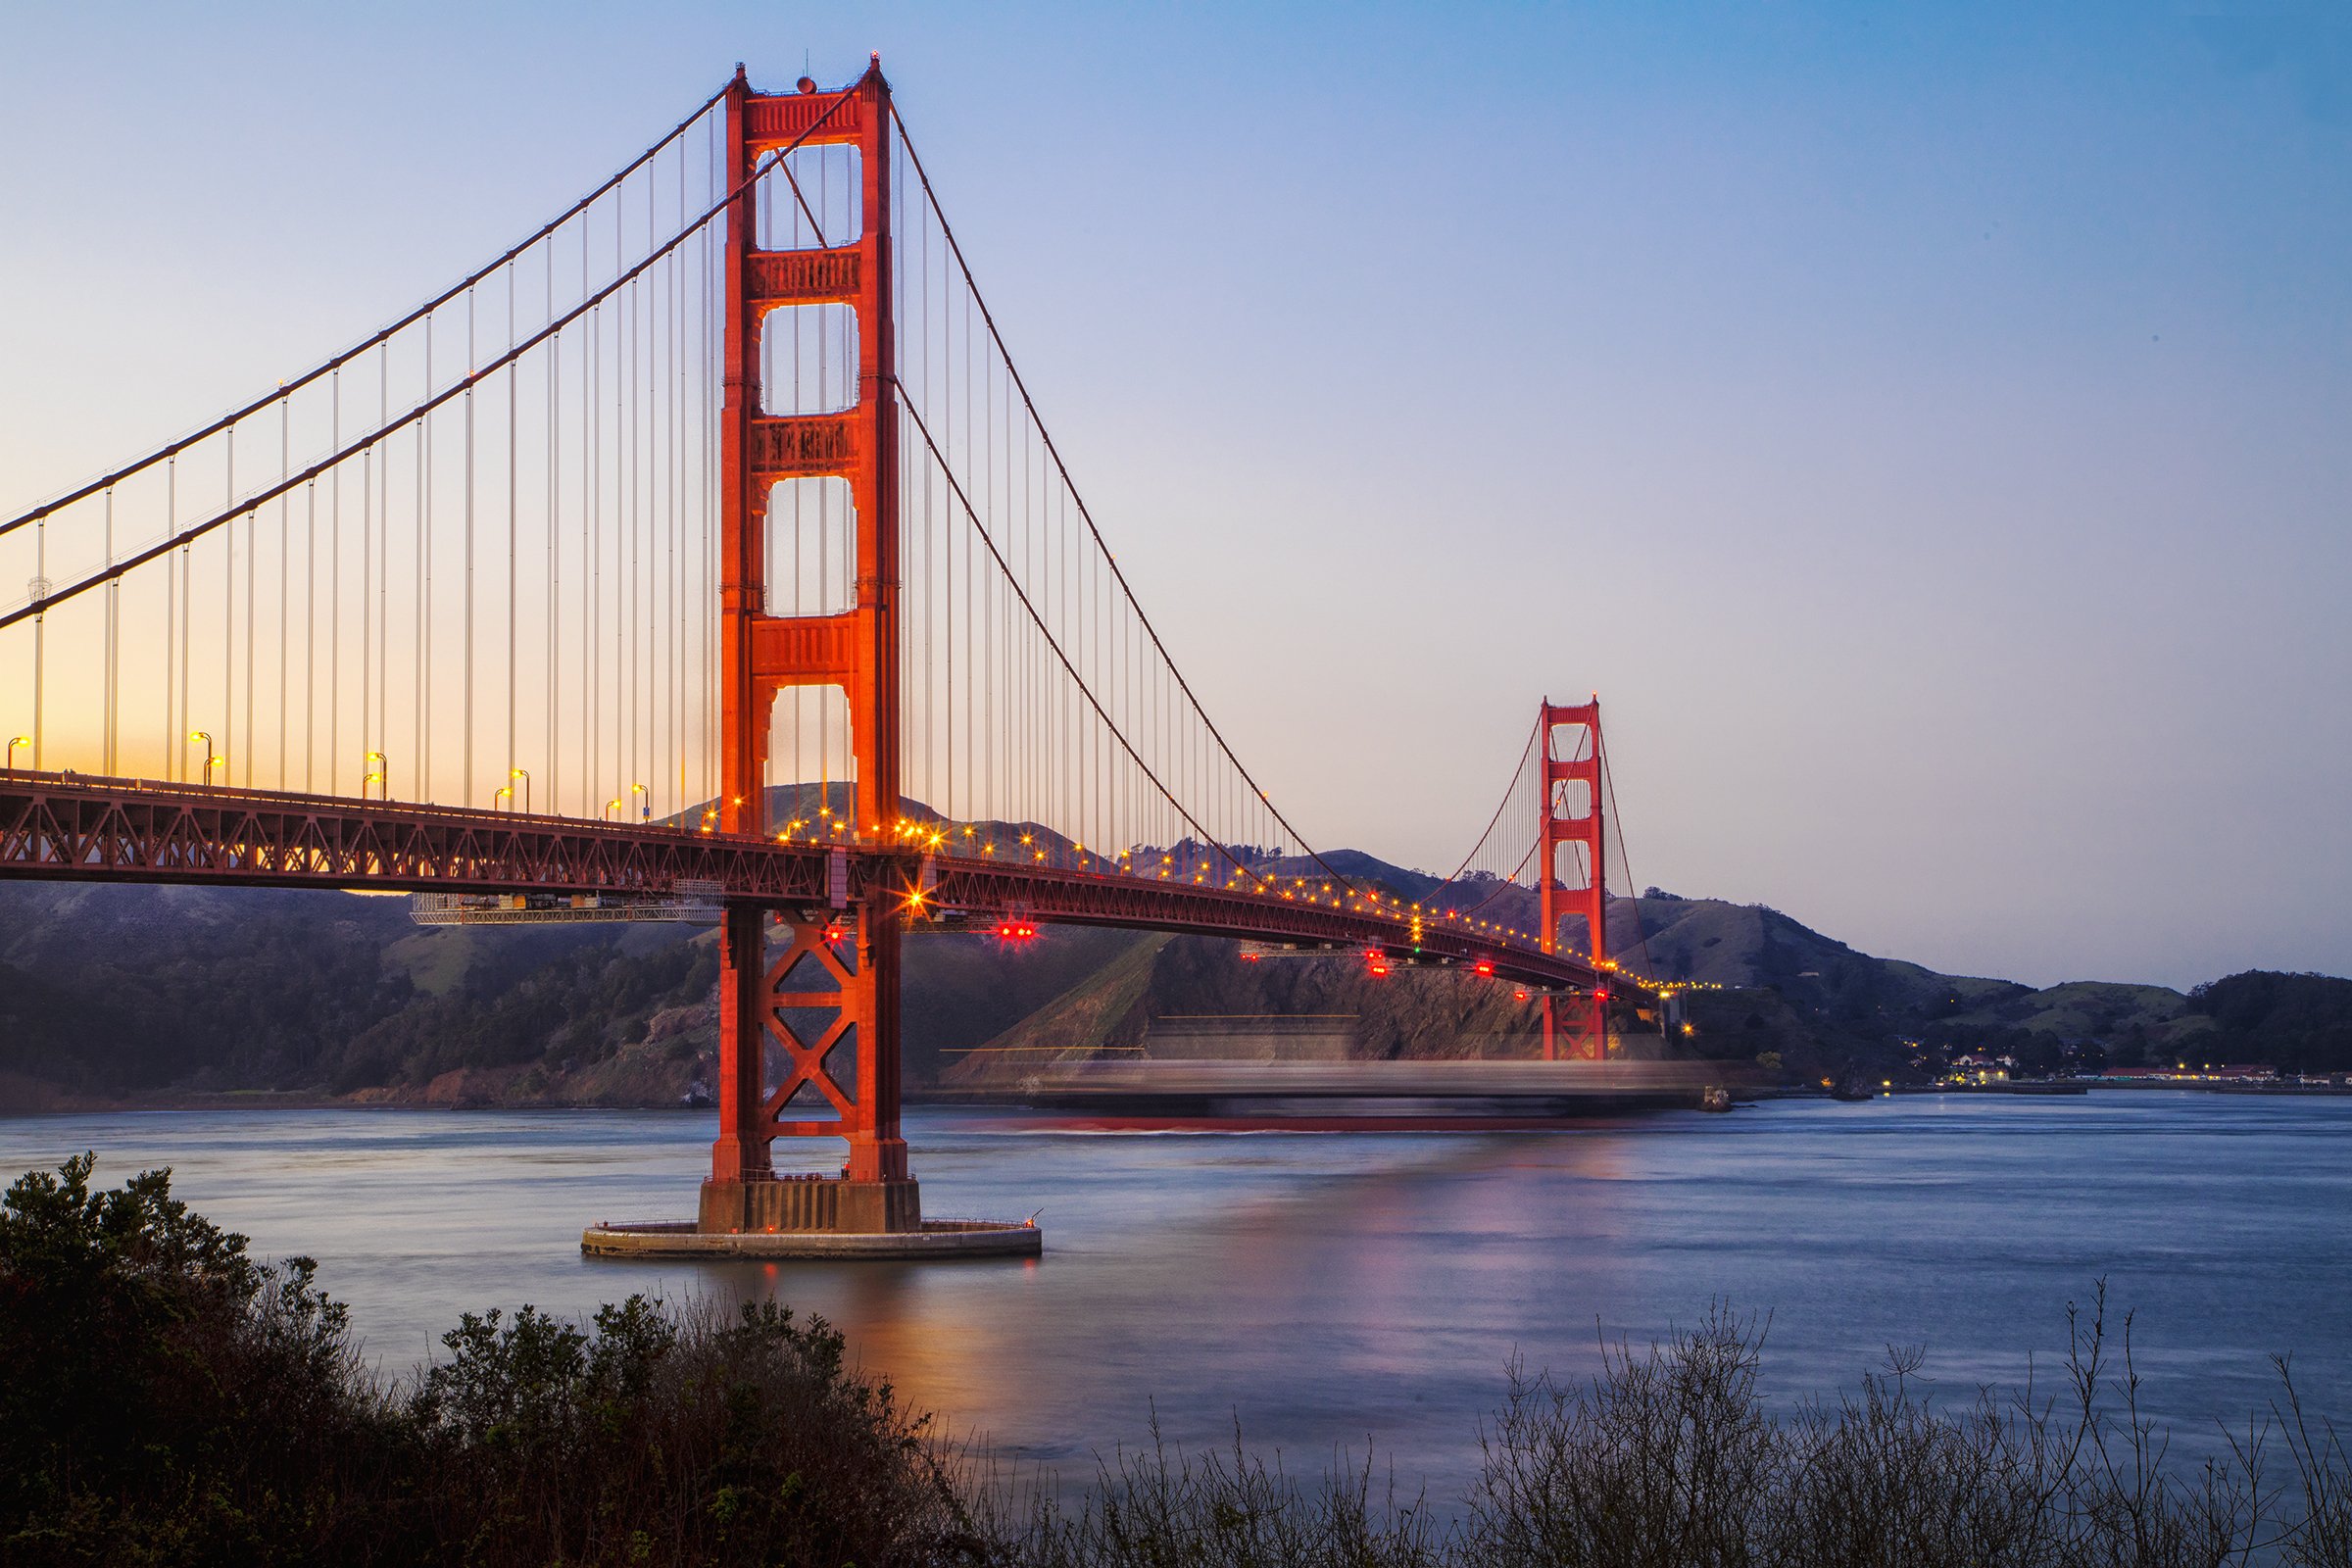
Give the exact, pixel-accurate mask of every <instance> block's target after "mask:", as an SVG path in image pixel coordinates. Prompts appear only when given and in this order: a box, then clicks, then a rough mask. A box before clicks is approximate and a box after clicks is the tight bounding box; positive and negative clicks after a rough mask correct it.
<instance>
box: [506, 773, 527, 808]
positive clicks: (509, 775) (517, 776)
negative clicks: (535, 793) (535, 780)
mask: <svg viewBox="0 0 2352 1568" xmlns="http://www.w3.org/2000/svg"><path fill="white" fill-rule="evenodd" d="M507 779H508V782H509V783H510V784H511V783H512V782H513V781H514V780H515V779H520V780H522V814H523V815H525V816H528V815H530V814H531V775H530V774H529V773H527V772H525V771H524V770H523V769H521V768H519V767H512V768H509V769H508V770H507Z"/></svg>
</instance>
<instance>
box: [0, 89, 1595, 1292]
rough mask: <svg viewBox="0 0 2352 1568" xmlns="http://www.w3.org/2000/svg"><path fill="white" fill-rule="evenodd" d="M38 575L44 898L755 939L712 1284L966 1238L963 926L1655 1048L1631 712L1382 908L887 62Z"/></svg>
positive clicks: (74, 524) (777, 121)
mask: <svg viewBox="0 0 2352 1568" xmlns="http://www.w3.org/2000/svg"><path fill="white" fill-rule="evenodd" d="M0 582H22V583H24V584H25V594H24V596H23V597H22V598H21V599H16V600H14V601H12V602H9V603H7V604H5V606H0V669H5V670H6V679H5V682H4V683H0V692H5V694H6V698H7V701H8V702H9V703H10V704H11V705H12V708H13V709H14V710H15V711H12V712H6V713H0V724H6V725H9V726H11V727H12V728H14V727H16V726H19V725H21V726H23V733H18V734H14V735H13V737H12V738H11V739H10V740H9V744H8V754H7V766H6V769H5V771H4V772H0V875H9V876H18V877H42V878H80V879H100V880H114V881H125V882H200V883H213V884H247V885H267V886H282V887H306V886H312V887H331V888H348V889H363V890H385V891H396V890H399V891H408V892H411V893H416V894H420V895H426V896H427V897H426V898H423V899H420V900H419V901H418V902H419V906H420V911H421V912H420V917H421V918H432V919H446V920H476V919H478V920H515V919H531V918H549V919H565V918H581V919H589V918H627V917H632V916H634V915H640V914H643V915H649V916H650V915H656V914H661V913H663V912H670V913H674V912H675V911H676V910H677V909H678V908H680V907H689V906H691V907H694V908H697V909H700V910H704V911H707V912H708V913H709V915H710V916H711V918H714V919H715V920H716V922H717V924H718V927H719V932H718V946H719V959H720V968H719V979H718V1033H719V1041H718V1057H719V1070H718V1082H717V1084H716V1087H715V1098H716V1100H717V1104H718V1133H717V1137H716V1139H715V1140H714V1142H713V1145H712V1149H711V1174H710V1177H709V1179H708V1180H707V1181H706V1182H705V1183H704V1186H703V1189H702V1198H701V1204H700V1212H699V1217H698V1219H697V1220H696V1221H695V1222H694V1223H693V1224H692V1225H691V1226H681V1227H676V1228H674V1229H677V1230H679V1231H681V1232H683V1233H687V1234H686V1235H685V1237H684V1240H683V1241H681V1242H680V1243H679V1245H684V1241H697V1242H705V1241H707V1242H711V1243H713V1244H717V1243H720V1242H723V1241H725V1240H726V1239H728V1238H740V1237H757V1236H761V1235H767V1234H769V1233H782V1234H807V1233H816V1234H826V1235H847V1236H855V1237H866V1238H882V1239H888V1238H897V1239H899V1240H901V1241H911V1239H913V1238H915V1237H918V1236H921V1235H924V1234H926V1233H927V1231H929V1232H936V1231H939V1230H941V1229H942V1228H941V1227H940V1226H938V1225H937V1224H934V1225H933V1226H931V1227H928V1228H926V1227H925V1225H924V1223H923V1220H922V1217H921V1212H920V1202H919V1198H918V1196H917V1187H916V1183H915V1181H914V1178H913V1174H912V1172H911V1171H910V1170H909V1168H908V1163H907V1146H906V1143H905V1141H904V1139H903V1137H902V1136H901V1129H900V1114H899V1107H900V1079H899V1071H900V1066H899V1062H900V1053H899V1043H900V1020H899V976H900V962H901V954H902V944H903V942H904V940H905V939H906V938H907V936H908V935H909V934H910V933H913V934H920V933H922V932H925V931H933V930H950V929H964V930H969V929H981V930H994V931H996V932H998V933H999V934H1000V935H1002V936H1003V937H1004V938H1005V940H1010V941H1019V940H1024V939H1025V938H1026V937H1027V936H1028V935H1030V934H1033V933H1034V931H1035V929H1036V925H1037V923H1041V922H1042V923H1078V924H1096V925H1109V926H1121V927H1131V928H1138V929H1149V930H1161V931H1175V932H1190V933H1200V934H1204V935H1211V936H1217V937H1226V938H1235V939H1242V940H1246V941H1250V942H1256V943H1263V944H1274V945H1278V946H1279V947H1282V948H1285V949H1300V950H1311V951H1327V950H1338V951H1342V952H1349V953H1354V954H1358V955H1360V956H1361V961H1363V962H1364V963H1365V964H1366V965H1367V966H1368V967H1369V968H1370V970H1371V971H1372V972H1373V973H1374V974H1385V973H1386V972H1387V970H1388V966H1389V965H1391V964H1393V963H1422V964H1439V965H1447V966H1452V967H1454V968H1456V969H1458V970H1459V971H1460V972H1461V974H1462V976H1463V983H1465V984H1504V985H1511V986H1514V987H1516V988H1517V989H1518V990H1520V991H1521V992H1524V993H1525V994H1526V995H1527V996H1528V998H1529V999H1530V1001H1531V1005H1539V1006H1540V1008H1541V1013H1542V1035H1541V1054H1542V1057H1543V1058H1544V1061H1546V1062H1552V1061H1557V1062H1558V1063H1560V1065H1562V1066H1563V1067H1564V1066H1566V1065H1567V1064H1568V1063H1569V1062H1570V1061H1573V1060H1574V1059H1576V1058H1584V1059H1588V1060H1590V1059H1595V1058H1598V1057H1601V1056H1604V1055H1605V1054H1607V1039H1608V1036H1607V1029H1608V1022H1607V1019H1608V994H1609V987H1610V985H1611V983H1612V981H1616V982H1617V983H1627V982H1625V981H1623V980H1622V979H1621V977H1619V976H1618V975H1617V971H1616V965H1615V964H1614V963H1613V962H1612V961H1611V960H1610V959H1609V957H1608V955H1607V951H1606V941H1607V932H1606V921H1605V897H1606V895H1605V890H1604V881H1605V877H1604V873H1603V867H1604V864H1605V860H1606V856H1605V853H1604V847H1603V839H1602V835H1603V831H1604V827H1605V826H1607V824H1608V817H1609V815H1610V814H1613V813H1607V812H1604V809H1603V804H1604V796H1605V794H1606V787H1607V780H1606V755H1605V753H1604V752H1603V750H1602V748H1601V736H1600V714H1599V706H1598V703H1597V700H1595V701H1593V702H1588V703H1584V704H1578V705H1572V706H1557V705H1553V704H1551V703H1549V702H1548V701H1545V702H1544V703H1542V704H1541V705H1539V706H1538V707H1537V710H1536V718H1535V723H1534V725H1533V727H1532V730H1531V733H1530V736H1529V740H1528V744H1527V748H1526V750H1525V753H1524V754H1523V755H1522V757H1521V759H1520V760H1519V763H1518V765H1517V767H1516V769H1515V770H1514V772H1513V773H1512V775H1511V777H1510V779H1509V781H1508V783H1507V784H1506V786H1505V787H1504V789H1503V791H1502V795H1501V804H1500V805H1499V806H1497V807H1496V809H1495V812H1494V814H1493V817H1492V818H1491V819H1490V820H1489V821H1488V822H1487V823H1486V825H1485V827H1484V829H1483V830H1482V831H1481V832H1480V833H1479V834H1478V836H1477V838H1476V839H1475V841H1474V842H1473V844H1472V847H1471V849H1470V851H1469V853H1468V854H1467V855H1465V856H1464V858H1463V859H1462V861H1461V863H1460V865H1459V866H1457V867H1456V869H1455V871H1454V873H1453V874H1452V875H1451V876H1450V877H1448V878H1447V879H1446V882H1445V883H1444V885H1443V886H1442V887H1441V888H1440V889H1439V890H1438V891H1437V892H1436V893H1433V894H1429V895H1427V896H1425V897H1423V898H1422V899H1421V900H1419V901H1417V902H1416V901H1410V900H1407V899H1405V898H1404V897H1402V896H1401V895H1399V894H1397V893H1395V892H1393V891H1390V890H1387V889H1383V888H1381V887H1378V886H1375V885H1372V884H1370V883H1369V882H1366V881H1364V880H1362V879H1351V878H1350V877H1348V876H1345V875H1342V874H1341V873H1340V872H1339V871H1337V870H1335V869H1334V868H1333V866H1332V865H1331V864H1329V863H1327V861H1326V860H1325V858H1323V857H1322V856H1321V855H1319V854H1318V853H1317V852H1316V851H1315V850H1314V849H1313V848H1311V847H1310V846H1309V844H1308V841H1307V840H1306V839H1305V838H1304V837H1303V836H1302V835H1301V834H1300V833H1299V830H1298V829H1297V828H1296V827H1294V826H1293V824H1292V821H1291V819H1290V817H1289V816H1288V815H1286V813H1285V812H1284V810H1283V809H1280V808H1279V807H1277V806H1276V805H1275V803H1274V802H1273V801H1272V800H1271V798H1270V797H1269V795H1268V793H1267V792H1266V790H1264V789H1263V788H1261V787H1260V786H1259V785H1258V783H1257V782H1256V780H1255V778H1253V776H1252V775H1251V773H1250V770H1249V768H1248V767H1246V766H1245V765H1244V764H1243V762H1242V761H1241V760H1240V759H1239V758H1237V757H1236V756H1235V755H1234V753H1233V751H1232V749H1231V748H1230V747H1229V746H1228V745H1227V744H1226V740H1225V737H1224V735H1223V734H1222V733H1221V732H1220V731H1219V729H1218V727H1217V726H1216V724H1215V723H1214V722H1213V721H1212V719H1211V718H1210V716H1209V714H1208V713H1207V712H1206V711H1204V710H1203V708H1202V706H1201V702H1200V700H1199V698H1198V697H1197V695H1196V694H1195V692H1194V689H1193V687H1192V686H1191V684H1190V683H1188V682H1187V680H1186V679H1185V677H1184V675H1183V673H1182V672H1181V670H1180V669H1179V667H1178V665H1177V664H1176V662H1174V660H1173V658H1172V657H1171V654H1170V651H1169V649H1168V648H1167V647H1166V645H1165V644H1164V643H1163V642H1162V640H1161V637H1160V634H1159V632H1158V630H1157V629H1156V628H1155V627H1154V625H1153V623H1152V620H1151V618H1150V617H1149V616H1148V615H1147V614H1146V613H1145V612H1144V610H1143V607H1142V605H1141V604H1140V603H1139V601H1138V598H1137V595H1136V593H1135V591H1134V587H1133V585H1132V584H1131V583H1130V582H1129V580H1128V578H1127V575H1126V573H1125V571H1124V570H1122V568H1121V566H1120V564H1119V563H1118V560H1117V558H1116V557H1115V555H1114V554H1113V552H1112V551H1111V549H1110V547H1109V545H1108V543H1107V542H1106V540H1105V535H1104V533H1103V530H1102V529H1101V528H1100V527H1099V526H1098V524H1097V520H1096V516H1095V514H1094V513H1093V511H1092V510H1090V508H1089V507H1088V505H1087V503H1086V501H1085V499H1084V498H1083V497H1082V495H1081V492H1080V490H1079V488H1078V485H1077V483H1076V481H1075V480H1074V478H1073V477H1072V474H1071V470H1070V468H1069V466H1067V465H1066V464H1065V462H1064V460H1063V454H1062V452H1061V450H1060V449H1059V448H1058V447H1057V446H1056V445H1055V443H1054V438H1053V436H1052V435H1051V434H1050V433H1049V431H1048V429H1047V426H1046V424H1045V423H1044V421H1043V419H1042V418H1041V417H1040V415H1039V411H1038V406H1037V403H1036V402H1035V401H1034V400H1033V398H1032V396H1031V391H1030V387H1029V385H1028V383H1027V382H1026V381H1024V380H1023V378H1022V376H1021V374H1020V372H1019V370H1018V369H1017V368H1016V367H1015V365H1014V362H1013V360H1012V357H1011V355H1010V353H1009V351H1008V349H1007V347H1006V344H1005V337H1004V334H1003V333H1002V331H1001V330H1000V327H999V323H998V321H997V319H996V318H995V316H994V315H993V314H992V313H991V312H990V310H989V307H988V304H987V302H986V300H985V298H984V296H983V295H982V293H981V290H980V288H979V286H978V284H977V282H976V280H975V278H974V276H973V274H972V270H971V269H970V267H969V266H968V264H967V261H966V258H965V255H964V252H963V249H962V247H961V246H960V245H959V244H958V242H957V239H956V231H955V229H954V228H953V227H952V226H951V225H950V223H949V221H948V219H947V216H946V213H945V210H944V209H943V206H942V203H941V200H940V196H939V194H938V192H936V191H935V190H934V188H933V186H932V182H931V178H930V175H929V172H927V171H926V169H925V168H924V165H923V163H922V160H921V158H920V157H919V156H918V154H917V152H916V148H915V144H914V142H913V140H912V139H911V138H910V136H909V134H908V131H907V126H906V124H905V123H904V121H903V120H902V119H901V117H900V116H899V114H898V112H897V110H896V108H895V107H894V105H893V102H892V95H891V90H890V87H889V84H888V83H887V81H886V80H885V78H884V76H883V74H882V72H881V69H880V63H879V60H878V59H877V60H876V62H875V64H874V65H873V67H872V68H871V69H869V70H868V71H867V72H866V73H864V74H863V75H862V76H861V77H860V78H859V79H858V80H857V81H856V82H854V83H852V84H851V85H849V86H848V87H845V88H842V89H839V90H830V89H827V90H820V89H819V88H818V87H817V86H816V84H815V83H814V82H812V81H810V80H809V79H808V78H806V77H804V78H802V79H801V81H800V82H799V83H798V84H797V87H796V88H795V89H794V90H789V91H784V92H777V93H764V92H758V91H755V90H753V88H752V87H751V85H750V84H749V82H748V81H747V79H746V78H745V76H744V74H743V73H742V71H741V69H740V68H738V71H737V73H736V75H735V76H734V78H733V79H732V80H730V81H729V82H728V83H727V84H726V85H725V86H724V87H723V88H722V89H720V91H719V92H717V93H716V94H714V95H713V96H712V97H711V99H710V100H708V101H707V102H705V103H704V104H703V105H701V106H700V107H699V108H698V109H697V110H696V111H695V112H694V113H693V114H692V115H690V116H688V117H687V119H686V120H684V121H683V122H681V123H679V124H678V125H677V126H676V128H674V129H673V130H671V131H670V132H669V133H668V134H667V135H664V136H662V138H661V139H660V140H658V141H657V142H655V143H654V144H653V145H652V146H651V147H649V148H647V149H646V150H645V151H644V152H643V153H641V154H640V155H639V156H637V157H636V158H634V159H632V160H631V161H629V162H628V163H627V164H626V165H625V166H624V167H622V168H621V169H620V170H619V171H618V172H615V173H614V174H613V176H612V177H611V178H609V179H607V180H605V181H604V182H603V183H601V184H599V185H598V186H597V187H596V188H595V189H594V190H592V191H591V192H589V194H588V195H586V196H585V197H583V198H582V199H581V200H580V201H578V202H577V203H575V204H574V205H573V206H571V207H570V208H569V209H568V210H566V211H565V212H564V213H563V214H562V215H561V216H559V217H557V218H556V219H554V220H553V221H550V222H548V223H546V224H545V225H543V226H542V227H540V228H539V229H538V230H537V231H536V232H534V233H532V234H531V235H530V236H529V237H528V238H527V239H525V240H523V241H522V242H521V243H519V244H517V245H515V247H513V248H512V249H511V250H509V251H507V252H506V253H505V254H504V255H502V256H500V257H498V258H497V259H496V260H494V261H493V262H491V263H490V264H489V265H487V266H485V267H483V268H481V269H480V270H476V271H474V272H472V273H470V274H468V275H467V276H466V277H465V278H464V279H463V280H462V281H460V282H458V283H457V284H454V285H453V286H451V287H450V288H448V289H446V290H444V291H442V292H441V293H439V294H437V295H435V296H434V297H433V298H432V299H430V300H429V301H427V302H426V303H425V304H423V305H421V306H419V307H417V309H416V310H414V311H411V312H409V313H408V314H406V315H404V316H402V317H401V318H400V319H397V320H395V321H393V322H391V323H390V324H389V325H387V326H385V327H384V328H382V329H381V330H380V331H378V332H376V333H375V334H373V335H372V336H370V337H368V339H367V340H365V341H364V342H361V343H359V344H358V345H356V346H354V347H352V348H350V349H348V350H346V351H344V352H342V353H340V354H337V355H335V356H334V357H333V358H331V359H328V360H326V361H325V362H324V363H323V364H320V365H319V366H318V367H317V368H313V369H311V370H310V371H308V372H307V373H304V374H302V375H299V376H296V377H294V378H293V379H291V380H288V381H285V382H283V383H281V384H280V385H279V386H277V387H276V388H274V389H272V390H271V391H270V392H269V393H267V394H265V395H264V396H262V397H260V398H258V399H255V400H254V401H252V402H249V403H247V404H245V405H243V406H241V407H239V408H236V409H234V410H233V411H231V412H229V413H226V414H224V415H222V416H221V417H219V418H218V419H216V420H214V421H213V422H211V423H210V424H207V425H205V426H204V427H203V428H201V429H198V430H196V431H194V432H192V433H190V434H188V435H185V436H183V437H181V438H179V439H177V440H175V441H172V442H171V443H170V444H168V445H166V446H164V447H162V448H160V449H159V450H157V451H154V452H152V453H148V454H146V455H144V456H142V457H140V458H139V459H137V461H135V462H132V463H128V464H125V465H123V466H120V467H117V468H115V469H113V470H111V471H109V472H107V473H104V474H102V475H99V476H97V477H95V478H93V479H91V480H90V481H88V482H87V483H85V484H83V485H81V486H79V487H77V488H75V489H73V491H71V492H70V493H67V494H65V495H62V496H59V497H57V498H55V499H53V500H50V501H48V502H46V503H44V504H42V505H39V506H37V507H34V508H33V509H32V510H30V511H27V512H24V513H23V514H21V515H12V516H9V517H7V518H6V519H5V520H0ZM1465 836H1467V834H1466V835H1465ZM1531 894H1532V898H1531V897H1530V896H1529V895H1531ZM1531 906H1532V907H1531ZM1531 916H1532V917H1531ZM1514 920H1515V921H1516V922H1517V923H1514ZM1563 922H1567V923H1568V924H1569V935H1570V936H1572V937H1573V938H1574V939H1575V940H1570V939H1569V937H1568V936H1564V935H1563ZM1577 922H1581V925H1582V929H1581V930H1577V929H1575V924H1576V923H1577ZM803 1139H829V1140H839V1141H841V1142H842V1143H843V1144H846V1158H844V1159H843V1160H842V1162H841V1165H840V1174H839V1175H838V1176H826V1177H822V1178H808V1177H790V1176H786V1175H782V1174H780V1173H779V1171H778V1168H777V1163H776V1161H775V1160H774V1158H773V1157H772V1151H773V1148H774V1146H775V1144H776V1142H777V1141H778V1140H803ZM984 1240H985V1239H984ZM1014 1245H1019V1243H1018V1242H1017V1240H1016V1242H1015V1244H1014ZM1027 1245H1030V1246H1034V1240H1033V1233H1032V1239H1031V1240H1030V1241H1029V1242H1028V1244H1027Z"/></svg>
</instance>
